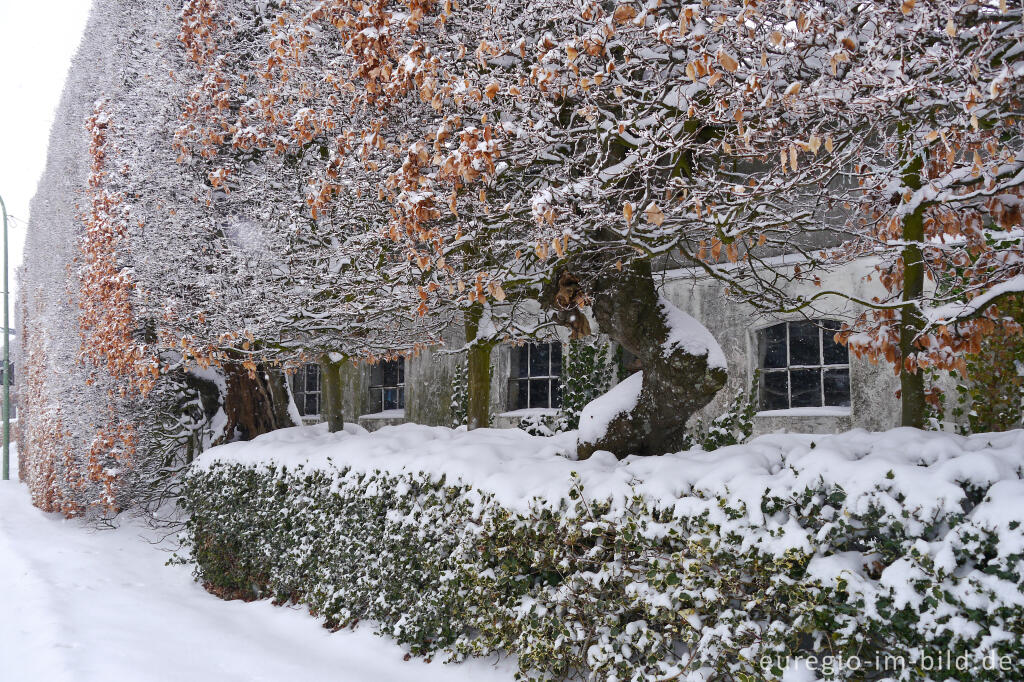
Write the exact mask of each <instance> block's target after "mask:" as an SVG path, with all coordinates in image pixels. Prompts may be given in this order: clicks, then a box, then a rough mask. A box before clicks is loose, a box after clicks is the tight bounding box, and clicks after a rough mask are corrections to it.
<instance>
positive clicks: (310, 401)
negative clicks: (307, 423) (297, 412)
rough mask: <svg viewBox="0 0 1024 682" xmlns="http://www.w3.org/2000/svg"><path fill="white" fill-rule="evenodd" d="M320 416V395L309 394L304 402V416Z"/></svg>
mask: <svg viewBox="0 0 1024 682" xmlns="http://www.w3.org/2000/svg"><path fill="white" fill-rule="evenodd" d="M318 414H320V394H319V393H307V394H306V398H305V400H304V401H303V406H302V416H303V417H315V416H317V415H318Z"/></svg>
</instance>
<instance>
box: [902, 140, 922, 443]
mask: <svg viewBox="0 0 1024 682" xmlns="http://www.w3.org/2000/svg"><path fill="white" fill-rule="evenodd" d="M923 163H924V161H923V159H921V157H917V158H915V159H914V160H913V161H912V162H911V163H910V164H909V165H908V166H907V169H906V171H905V173H904V176H903V181H904V184H906V185H907V186H908V187H910V188H911V189H914V190H917V189H920V188H921V168H922V166H923ZM903 239H904V242H905V243H906V246H905V247H903V252H902V254H901V258H902V260H903V301H904V305H903V307H902V308H901V310H900V326H899V332H900V407H901V415H900V424H901V425H902V426H914V427H917V428H919V429H922V428H924V423H925V413H926V404H925V397H924V396H925V392H924V374H923V373H922V372H921V371H920V369H919V368H918V367H917V365H916V364H913V365H911V366H909V367H908V363H907V358H909V357H911V356H913V355H914V354H915V353H916V352H917V351H918V347H917V344H916V339H917V337H918V335H919V334H920V333H921V330H922V329H924V324H925V322H924V319H923V318H922V317H921V312H920V309H919V308H918V303H919V301H920V299H921V295H922V294H923V293H924V261H923V258H922V256H921V248H920V247H919V246H918V244H920V243H921V242H922V241H923V240H924V208H923V207H920V206H919V207H918V208H917V210H915V211H914V212H913V213H911V214H910V215H908V216H906V217H904V218H903Z"/></svg>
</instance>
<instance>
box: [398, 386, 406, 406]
mask: <svg viewBox="0 0 1024 682" xmlns="http://www.w3.org/2000/svg"><path fill="white" fill-rule="evenodd" d="M398 409H400V410H404V409H405V388H404V387H403V386H399V387H398Z"/></svg>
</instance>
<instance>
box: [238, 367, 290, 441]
mask: <svg viewBox="0 0 1024 682" xmlns="http://www.w3.org/2000/svg"><path fill="white" fill-rule="evenodd" d="M268 371H269V369H268V368H267V367H264V366H262V365H257V369H256V372H255V373H253V374H250V373H249V371H248V370H247V369H246V368H244V367H242V365H241V364H240V363H228V364H225V365H224V374H225V379H226V383H227V395H226V396H224V414H225V415H227V419H228V420H227V425H226V426H225V428H224V439H225V440H226V441H231V440H252V439H253V438H255V437H256V436H259V435H262V434H264V433H269V432H271V431H273V430H275V429H280V428H283V427H285V426H292V420H291V417H290V416H288V413H287V405H286V404H285V405H283V406H281V405H277V404H276V403H275V400H274V397H273V395H274V393H276V392H278V391H276V390H274V389H272V387H271V386H272V384H273V382H274V381H275V379H274V377H273V376H272V375H271V374H270V373H268ZM275 373H276V374H278V375H281V373H280V372H275ZM280 380H282V381H283V375H281V378H280ZM284 395H285V396H287V393H286V392H284ZM282 415H283V416H282Z"/></svg>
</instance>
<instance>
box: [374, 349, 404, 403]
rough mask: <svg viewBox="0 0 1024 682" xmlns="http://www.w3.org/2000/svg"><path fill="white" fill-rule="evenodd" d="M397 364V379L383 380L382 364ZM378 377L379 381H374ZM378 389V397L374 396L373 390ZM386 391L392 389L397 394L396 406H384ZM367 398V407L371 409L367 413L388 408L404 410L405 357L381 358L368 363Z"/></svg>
mask: <svg viewBox="0 0 1024 682" xmlns="http://www.w3.org/2000/svg"><path fill="white" fill-rule="evenodd" d="M392 363H394V364H396V365H397V381H396V382H395V383H393V384H392V383H387V382H386V381H385V371H384V369H385V368H384V365H386V364H392ZM378 375H379V377H380V383H376V380H377V376H378ZM375 390H379V391H380V393H379V397H375V396H374V391H375ZM387 391H394V392H395V395H396V396H397V398H396V400H395V401H394V402H395V403H396V404H397V405H398V407H388V408H385V407H384V406H385V405H386V404H387V401H386V399H385V395H386V392H387ZM367 400H368V407H369V409H370V410H371V411H370V412H368V413H367V414H379V413H381V412H386V411H388V410H404V409H405V358H404V357H400V358H398V359H392V360H381V361H380V362H377V363H374V364H373V365H370V381H369V386H368V388H367Z"/></svg>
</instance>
